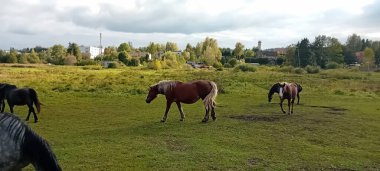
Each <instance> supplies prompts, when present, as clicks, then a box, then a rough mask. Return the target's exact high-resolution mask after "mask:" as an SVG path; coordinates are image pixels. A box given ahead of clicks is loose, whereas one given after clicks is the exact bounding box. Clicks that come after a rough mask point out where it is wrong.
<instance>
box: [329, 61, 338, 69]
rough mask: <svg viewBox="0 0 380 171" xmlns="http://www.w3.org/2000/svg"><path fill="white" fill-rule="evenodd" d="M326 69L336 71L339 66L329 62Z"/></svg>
mask: <svg viewBox="0 0 380 171" xmlns="http://www.w3.org/2000/svg"><path fill="white" fill-rule="evenodd" d="M326 68H327V69H337V68H339V64H338V63H336V62H329V63H327V65H326Z"/></svg>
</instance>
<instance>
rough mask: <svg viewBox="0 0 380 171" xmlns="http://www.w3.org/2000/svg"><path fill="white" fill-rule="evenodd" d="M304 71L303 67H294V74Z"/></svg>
mask: <svg viewBox="0 0 380 171" xmlns="http://www.w3.org/2000/svg"><path fill="white" fill-rule="evenodd" d="M305 72H306V71H305V70H304V69H302V68H296V69H294V73H296V74H303V73H305Z"/></svg>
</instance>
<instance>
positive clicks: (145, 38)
mask: <svg viewBox="0 0 380 171" xmlns="http://www.w3.org/2000/svg"><path fill="white" fill-rule="evenodd" d="M379 11H380V1H379V0H376V1H374V0H361V1H355V0H334V1H331V0H308V1H304V0H283V1H278V0H265V1H259V0H233V1H231V0H207V1H204V0H161V1H156V0H112V1H111V0H110V1H104V0H30V1H21V0H9V1H7V3H2V6H0V23H2V27H0V38H1V39H2V40H7V41H1V42H0V48H1V49H7V48H9V47H16V48H23V47H33V46H36V45H42V46H52V45H53V44H58V43H59V44H64V45H66V44H67V43H68V42H77V43H80V44H87V45H96V44H97V43H98V35H99V32H103V35H104V39H103V40H104V41H103V42H104V43H105V45H118V44H119V43H121V42H127V41H131V42H133V43H134V44H135V46H145V45H147V44H148V43H149V42H151V41H153V42H160V43H164V42H166V41H174V42H177V43H178V44H179V45H180V46H181V47H184V46H185V45H186V43H188V42H189V43H192V44H193V45H194V44H196V42H199V41H201V40H203V39H204V38H205V37H206V36H210V37H213V38H216V39H217V40H218V42H219V45H220V46H228V47H233V46H234V44H235V43H236V42H237V41H240V42H242V43H243V44H245V45H246V47H252V46H256V44H257V41H258V40H261V41H263V47H264V48H271V47H279V46H280V47H281V46H282V47H283V46H287V45H289V44H291V43H296V42H297V41H299V40H300V39H301V38H304V37H308V38H310V39H313V37H315V36H317V35H319V34H325V35H329V36H334V37H337V38H339V39H340V40H341V41H342V42H344V41H345V38H346V37H347V36H348V35H350V34H352V33H358V34H359V35H362V36H364V37H367V38H370V39H375V40H379V39H380V36H379V35H380V29H379V28H380V21H379V18H380V12H379Z"/></svg>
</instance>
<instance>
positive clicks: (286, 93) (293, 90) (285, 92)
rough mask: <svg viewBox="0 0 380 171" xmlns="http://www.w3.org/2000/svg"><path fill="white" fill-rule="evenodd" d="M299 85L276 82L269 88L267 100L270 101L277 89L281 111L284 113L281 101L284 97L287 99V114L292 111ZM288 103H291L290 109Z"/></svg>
mask: <svg viewBox="0 0 380 171" xmlns="http://www.w3.org/2000/svg"><path fill="white" fill-rule="evenodd" d="M299 87H300V86H299V85H298V84H296V83H276V84H274V85H273V86H272V88H271V89H270V90H269V93H268V101H269V102H270V101H271V99H272V95H273V93H274V92H277V91H278V94H279V96H280V106H281V111H282V112H283V113H286V112H285V111H284V109H283V107H282V103H283V102H284V100H285V99H287V100H288V114H289V115H290V114H292V113H293V105H294V100H295V98H296V97H297V96H298V89H299ZM301 90H302V87H301ZM298 99H299V96H298ZM290 105H292V109H291V110H290Z"/></svg>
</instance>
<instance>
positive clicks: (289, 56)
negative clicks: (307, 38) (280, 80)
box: [285, 45, 298, 66]
mask: <svg viewBox="0 0 380 171" xmlns="http://www.w3.org/2000/svg"><path fill="white" fill-rule="evenodd" d="M296 51H297V48H296V47H295V46H294V45H290V46H288V47H287V48H286V52H285V65H292V66H298V54H296ZM297 52H298V51H297Z"/></svg>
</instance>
